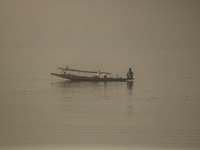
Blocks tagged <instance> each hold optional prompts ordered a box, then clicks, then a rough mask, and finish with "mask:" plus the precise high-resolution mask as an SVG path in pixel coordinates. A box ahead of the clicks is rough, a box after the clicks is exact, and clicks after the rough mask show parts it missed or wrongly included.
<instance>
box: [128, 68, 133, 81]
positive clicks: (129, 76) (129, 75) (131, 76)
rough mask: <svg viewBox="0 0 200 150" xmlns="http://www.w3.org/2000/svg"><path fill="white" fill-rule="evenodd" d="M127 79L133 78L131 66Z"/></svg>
mask: <svg viewBox="0 0 200 150" xmlns="http://www.w3.org/2000/svg"><path fill="white" fill-rule="evenodd" d="M127 79H133V72H132V69H131V68H129V71H128V72H127Z"/></svg>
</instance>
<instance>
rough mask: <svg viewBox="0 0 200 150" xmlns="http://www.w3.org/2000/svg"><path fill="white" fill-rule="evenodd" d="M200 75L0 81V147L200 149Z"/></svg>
mask: <svg viewBox="0 0 200 150" xmlns="http://www.w3.org/2000/svg"><path fill="white" fill-rule="evenodd" d="M199 84H200V81H199V80H197V79H190V78H189V79H188V78H180V79H176V80H154V81H152V80H151V81H150V80H149V81H148V80H146V81H137V80H136V81H134V82H108V83H106V82H105V83H104V82H68V81H64V80H58V81H57V80H1V81H0V149H1V148H2V149H23V148H24V149H45V148H46V149H111V148H112V149H188V150H190V149H199V148H200V128H199V127H200V110H199V108H200V94H199Z"/></svg>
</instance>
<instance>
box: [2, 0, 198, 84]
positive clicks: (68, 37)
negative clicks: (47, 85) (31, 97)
mask: <svg viewBox="0 0 200 150" xmlns="http://www.w3.org/2000/svg"><path fill="white" fill-rule="evenodd" d="M199 16H200V2H199V1H197V0H190V1H188V0H167V1H166V0H143V1H140V0H76V1H74V0H9V1H7V0H0V78H1V80H5V79H49V78H51V76H50V75H49V73H50V72H52V71H57V70H56V68H57V67H59V66H60V67H65V66H67V65H68V66H69V67H72V68H78V69H87V70H99V69H100V70H102V71H109V72H114V73H118V74H119V75H120V76H125V73H126V72H127V70H128V68H129V67H132V68H133V70H134V72H135V78H136V79H143V78H145V79H147V78H150V79H153V78H168V77H171V78H198V77H200V69H199V64H200V59H199V58H200V51H199V48H200V17H199Z"/></svg>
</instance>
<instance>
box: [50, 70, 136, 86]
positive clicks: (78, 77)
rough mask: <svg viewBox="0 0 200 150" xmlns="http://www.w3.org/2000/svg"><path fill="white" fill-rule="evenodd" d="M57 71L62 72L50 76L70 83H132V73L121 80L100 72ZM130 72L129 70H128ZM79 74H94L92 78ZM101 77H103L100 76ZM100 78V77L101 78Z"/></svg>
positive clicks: (110, 74)
mask: <svg viewBox="0 0 200 150" xmlns="http://www.w3.org/2000/svg"><path fill="white" fill-rule="evenodd" d="M58 69H60V70H62V72H60V73H50V74H51V75H54V76H57V77H61V78H65V79H68V80H71V81H93V82H96V81H97V82H100V81H102V82H109V81H115V82H123V81H132V80H134V78H133V72H132V77H128V73H129V72H128V73H127V78H122V77H118V75H117V77H114V76H113V75H112V73H109V72H100V71H86V70H79V69H71V68H69V67H68V66H67V67H66V68H61V67H58ZM129 71H130V69H129ZM71 72H77V73H78V75H76V74H71ZM80 73H85V74H87V73H90V74H95V75H93V76H87V75H85V76H84V75H79V74H80ZM102 75H103V76H102ZM101 76H102V77H101Z"/></svg>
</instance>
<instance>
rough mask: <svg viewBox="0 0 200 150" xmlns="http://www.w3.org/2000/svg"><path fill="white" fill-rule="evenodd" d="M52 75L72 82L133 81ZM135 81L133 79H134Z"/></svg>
mask: <svg viewBox="0 0 200 150" xmlns="http://www.w3.org/2000/svg"><path fill="white" fill-rule="evenodd" d="M51 75H54V76H57V77H61V78H64V79H69V80H71V81H93V82H124V81H131V80H130V79H127V78H99V77H86V76H77V75H71V74H59V73H51ZM132 80H133V79H132Z"/></svg>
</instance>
